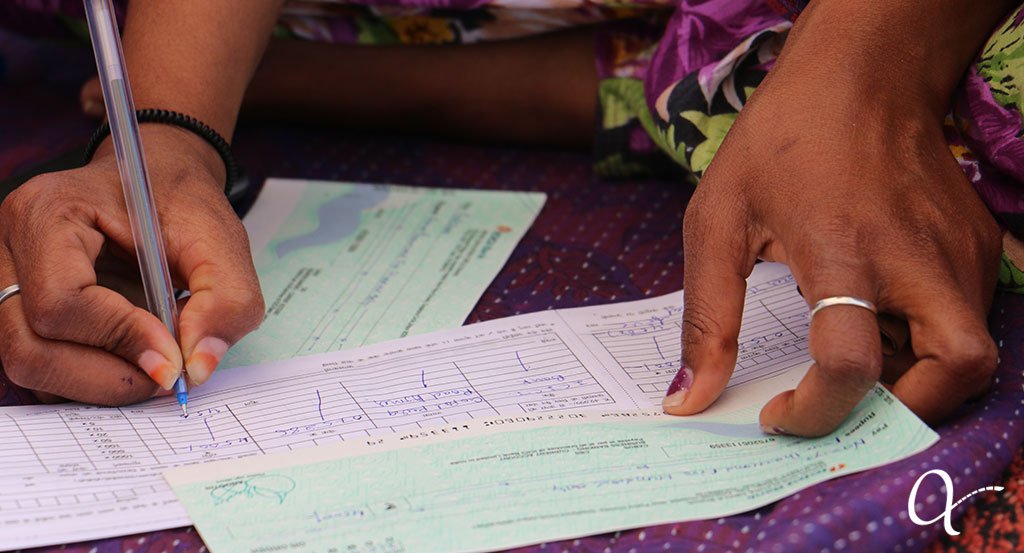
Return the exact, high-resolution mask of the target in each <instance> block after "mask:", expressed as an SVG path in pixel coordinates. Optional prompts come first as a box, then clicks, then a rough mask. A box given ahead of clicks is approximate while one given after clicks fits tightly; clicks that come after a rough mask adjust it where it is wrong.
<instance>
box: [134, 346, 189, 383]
mask: <svg viewBox="0 0 1024 553" xmlns="http://www.w3.org/2000/svg"><path fill="white" fill-rule="evenodd" d="M138 364H139V367H142V370H144V371H146V374H148V375H149V377H150V378H152V379H153V381H154V382H156V383H157V384H159V385H160V387H161V388H163V389H165V390H170V389H171V388H173V387H174V381H175V380H177V379H178V374H179V373H180V372H181V371H180V370H179V369H178V368H177V367H175V366H174V365H173V364H172V363H171V362H170V361H168V360H167V358H166V357H164V356H163V355H160V354H159V353H157V352H156V351H154V350H151V349H148V350H146V351H144V352H143V353H142V355H140V356H139V363H138Z"/></svg>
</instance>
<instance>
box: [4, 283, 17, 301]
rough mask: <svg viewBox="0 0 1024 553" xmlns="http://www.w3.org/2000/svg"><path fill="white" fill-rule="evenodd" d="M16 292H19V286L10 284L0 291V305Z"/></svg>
mask: <svg viewBox="0 0 1024 553" xmlns="http://www.w3.org/2000/svg"><path fill="white" fill-rule="evenodd" d="M18 292H21V286H18V285H17V284H12V285H10V286H8V287H7V288H4V289H3V290H0V303H3V302H5V301H7V300H8V299H10V298H11V297H12V296H14V295H15V294H17V293H18Z"/></svg>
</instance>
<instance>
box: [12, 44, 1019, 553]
mask: <svg viewBox="0 0 1024 553" xmlns="http://www.w3.org/2000/svg"><path fill="white" fill-rule="evenodd" d="M0 59H4V60H5V62H6V65H5V67H6V69H5V70H0V121H3V122H4V131H5V132H2V133H0V178H3V177H6V176H7V175H8V174H10V173H12V172H17V171H19V170H20V169H24V168H26V167H27V166H28V165H30V164H32V163H37V162H40V161H42V160H45V159H47V158H50V157H52V156H54V155H56V154H58V153H60V152H61V151H63V150H65V149H68V148H72V147H76V146H80V145H82V144H84V142H85V141H86V140H87V139H88V137H89V135H90V133H91V132H92V128H93V125H92V123H91V122H89V121H88V120H86V119H85V118H84V117H82V116H81V114H80V108H79V106H78V85H79V84H80V82H81V79H83V78H85V77H86V76H87V75H88V74H89V73H90V71H91V67H92V63H93V60H92V57H91V53H90V52H89V51H88V50H86V49H81V48H79V49H60V50H53V49H50V48H43V47H41V46H39V45H37V44H34V43H26V42H25V41H17V40H14V39H12V38H11V37H9V36H7V37H5V36H4V35H3V33H0ZM41 68H47V70H46V71H43V70H41ZM54 76H58V78H56V79H55V78H54ZM235 149H236V152H237V155H238V158H239V161H240V162H241V164H242V165H243V166H244V167H246V169H247V170H248V171H249V172H250V174H251V175H252V176H253V178H254V179H257V180H259V179H263V178H265V177H267V176H278V177H290V178H318V179H334V180H348V181H363V182H379V183H388V182H398V183H403V184H410V185H419V186H446V187H457V188H463V187H474V188H486V189H505V190H539V191H543V192H546V193H547V194H548V202H547V204H546V205H545V208H544V210H543V212H542V213H541V214H540V216H539V217H538V219H537V221H536V223H535V224H534V225H533V226H532V227H531V228H530V230H529V232H528V233H527V235H526V236H525V237H524V239H523V241H522V242H521V243H520V245H519V246H518V247H517V248H516V250H515V252H514V253H513V255H512V257H511V259H510V260H509V263H508V264H507V265H506V266H505V267H504V269H503V270H502V271H501V273H500V274H499V275H498V276H497V278H495V280H494V282H493V283H492V284H491V286H490V287H489V288H488V289H487V291H486V292H485V293H484V295H483V298H482V299H481V301H480V303H479V304H477V306H476V308H475V309H474V310H473V313H472V315H471V316H470V319H469V322H476V321H481V320H489V319H494V318H497V317H503V316H508V315H513V314H517V313H523V312H530V311H537V310H541V309H546V308H549V307H557V308H561V307H571V306H579V305H596V304H601V303H607V302H613V301H629V300H635V299H640V298H643V297H647V296H653V295H659V294H663V293H668V292H670V291H673V290H677V289H678V288H679V287H680V286H682V263H683V255H682V241H681V239H680V237H681V223H682V217H681V214H682V208H683V207H684V206H685V204H686V201H687V200H688V197H689V193H690V190H689V188H687V187H681V186H678V184H677V183H676V182H665V181H661V182H659V181H652V180H637V179H635V178H630V179H623V180H619V181H614V182H613V181H607V180H601V179H597V178H595V177H594V175H593V173H592V172H591V170H590V158H589V157H588V156H586V155H580V154H570V153H560V152H546V151H538V150H515V149H506V148H484V147H470V146H464V145H451V144H443V143H436V142H422V141H412V140H407V139H400V138H381V137H367V136H362V135H346V134H344V133H339V132H337V131H327V130H315V129H308V128H294V127H287V126H281V125H274V126H265V125H253V124H248V125H242V126H241V127H240V128H239V130H238V133H237V135H236V139H235ZM582 191H586V193H582ZM992 313H993V314H992V320H991V329H992V332H993V335H994V336H995V338H996V340H997V342H998V343H999V344H1000V366H999V370H998V372H997V376H998V378H999V380H998V381H997V382H996V384H995V389H994V390H993V391H992V393H990V394H988V395H986V396H985V397H984V398H983V399H981V400H979V401H977V402H974V403H971V404H968V405H966V406H964V408H963V409H962V410H961V412H960V413H959V414H958V416H957V417H955V418H954V419H953V420H951V421H950V422H948V423H946V424H945V425H942V426H940V427H938V428H937V429H936V430H937V431H938V432H939V434H940V436H941V441H940V442H939V443H938V444H936V445H935V446H933V447H932V448H930V449H929V450H927V451H925V452H923V453H921V454H919V455H916V456H914V457H912V458H910V459H907V460H905V461H902V462H899V463H895V464H892V465H888V466H886V467H883V468H881V469H877V470H872V471H867V472H864V473H861V474H856V475H851V476H846V477H843V478H840V479H837V480H834V481H831V482H828V483H824V484H821V485H818V486H814V487H812V488H809V489H807V490H805V491H803V492H801V493H799V494H795V495H793V496H791V497H789V498H786V499H784V500H782V501H779V502H777V503H775V504H772V505H769V506H766V507H764V508H762V509H758V510H756V511H752V512H748V513H743V514H740V515H736V516H732V517H726V518H723V519H718V520H707V521H696V522H688V523H681V524H666V525H661V526H655V527H648V528H638V529H635V530H631V531H625V532H620V533H614V534H606V535H600V536H592V537H587V538H581V539H579V540H566V541H562V542H558V543H551V544H546V545H537V546H532V547H527V548H521V549H519V550H518V552H519V553H548V552H552V551H555V552H561V551H569V552H572V553H601V552H606V551H607V552H614V553H628V552H630V551H636V552H638V553H654V552H662V551H702V552H707V553H717V552H726V551H735V552H741V553H742V552H747V551H754V552H758V553H761V552H772V551H784V552H789V551H814V552H818V551H834V552H838V551H843V552H844V553H845V552H850V551H855V552H859V551H863V552H870V553H877V552H880V551H901V552H914V551H929V553H939V552H940V551H943V552H950V551H964V552H970V553H976V552H980V551H989V550H991V551H1014V550H1019V548H1018V547H1016V544H1019V543H1020V541H1019V540H1020V536H1021V535H1022V534H1024V519H1022V518H1021V514H1020V505H1021V504H1022V499H1024V497H1022V496H1021V493H1024V490H1022V487H1021V485H1020V484H1019V482H1021V481H1024V463H1018V464H1016V465H1014V467H1013V468H1011V472H1010V473H1008V474H1005V475H1004V476H1002V477H1001V474H1002V473H1003V471H1004V469H1005V468H1006V467H1007V466H1008V465H1009V463H1010V462H1011V460H1013V459H1020V456H1021V453H1020V449H1019V448H1020V445H1021V443H1022V442H1024V424H1020V420H1021V417H1020V411H1021V409H1022V408H1024V407H1022V401H1024V393H1022V391H1021V390H1022V385H1024V374H1022V371H1024V296H1017V295H1007V294H1003V295H1000V296H999V297H998V298H997V300H996V303H995V306H994V308H993V311H992ZM31 401H32V398H31V396H30V394H28V393H27V392H25V391H24V390H21V389H19V388H17V387H16V386H13V385H11V384H10V383H9V382H8V381H7V380H6V379H5V378H4V377H3V376H2V374H0V405H16V404H23V403H29V402H31ZM933 468H942V469H944V470H946V471H948V472H949V473H950V474H951V475H952V476H953V477H954V486H955V489H956V497H957V498H959V497H960V496H961V495H964V494H966V493H968V492H969V491H970V490H973V489H975V488H978V487H981V486H984V485H989V484H992V483H994V482H1000V483H1001V484H1002V485H1005V486H1007V490H1006V491H1005V492H1004V493H1002V494H980V495H977V496H974V497H973V498H971V499H969V500H968V501H967V502H966V503H965V504H963V505H961V506H959V507H958V508H957V509H956V510H955V511H954V514H955V515H956V516H957V517H960V516H961V515H964V513H965V511H966V515H965V516H964V517H963V519H962V520H957V521H956V522H954V527H955V528H956V529H958V530H960V529H963V530H964V533H963V534H961V535H960V536H957V537H956V538H947V537H945V534H944V533H943V532H942V528H941V524H934V525H929V526H926V527H918V526H916V525H914V524H913V523H911V522H910V521H909V520H908V517H907V512H906V507H907V497H908V493H909V491H910V487H911V486H912V485H913V482H914V480H915V479H916V478H917V477H919V476H920V475H921V474H922V473H923V471H926V470H930V469H933ZM2 470H3V467H0V472H2ZM919 497H920V501H921V503H922V509H921V514H922V516H925V517H926V518H931V517H932V516H934V513H935V512H937V510H938V509H939V505H940V504H941V503H942V502H943V498H944V496H943V495H942V493H941V492H940V491H939V490H938V489H937V485H936V482H934V481H933V482H932V483H931V484H929V485H925V486H924V487H923V488H922V490H921V491H920V494H919ZM971 503H975V504H976V505H975V506H974V507H970V508H968V506H969V504H971ZM937 538H938V540H939V541H938V542H936V539H937ZM2 548H3V547H2V544H0V549H2ZM43 551H45V552H46V553H51V552H52V553H57V552H58V551H75V552H80V553H86V552H91V551H95V552H97V553H124V552H125V551H133V552H135V553H162V552H174V553H185V552H194V551H202V541H201V539H200V538H199V536H198V535H196V533H195V531H194V530H193V529H191V528H180V529H175V530H166V531H162V532H147V533H144V534H138V535H134V536H125V537H117V538H110V539H105V540H97V541H92V542H88V543H82V544H72V545H69V546H68V547H67V548H66V549H64V548H56V547H54V548H44V550H43Z"/></svg>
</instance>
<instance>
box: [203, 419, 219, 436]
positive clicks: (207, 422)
mask: <svg viewBox="0 0 1024 553" xmlns="http://www.w3.org/2000/svg"><path fill="white" fill-rule="evenodd" d="M203 424H205V425H206V431H207V432H209V433H210V441H211V442H216V441H217V438H215V437H214V435H213V429H212V428H210V419H209V418H208V417H203Z"/></svg>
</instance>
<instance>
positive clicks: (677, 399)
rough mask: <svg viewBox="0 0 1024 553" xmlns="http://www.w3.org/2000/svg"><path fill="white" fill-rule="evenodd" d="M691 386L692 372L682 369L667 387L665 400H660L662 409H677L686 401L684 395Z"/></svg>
mask: <svg viewBox="0 0 1024 553" xmlns="http://www.w3.org/2000/svg"><path fill="white" fill-rule="evenodd" d="M692 385H693V371H692V370H690V368H689V367H683V368H681V369H679V372H677V373H676V377H675V378H673V379H672V383H671V384H669V385H668V391H666V392H665V399H663V400H661V406H662V407H666V408H667V407H679V406H680V405H682V404H683V402H684V401H686V394H688V393H689V392H690V386H692Z"/></svg>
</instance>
